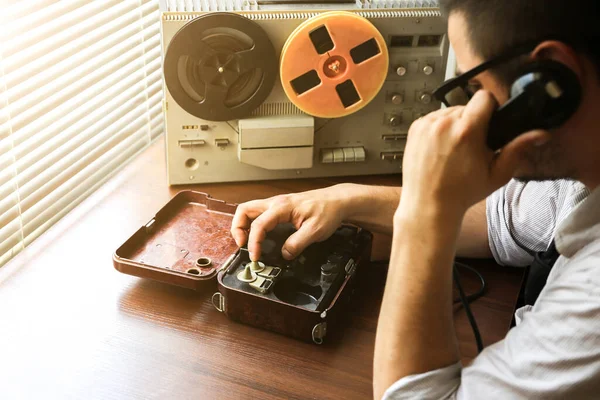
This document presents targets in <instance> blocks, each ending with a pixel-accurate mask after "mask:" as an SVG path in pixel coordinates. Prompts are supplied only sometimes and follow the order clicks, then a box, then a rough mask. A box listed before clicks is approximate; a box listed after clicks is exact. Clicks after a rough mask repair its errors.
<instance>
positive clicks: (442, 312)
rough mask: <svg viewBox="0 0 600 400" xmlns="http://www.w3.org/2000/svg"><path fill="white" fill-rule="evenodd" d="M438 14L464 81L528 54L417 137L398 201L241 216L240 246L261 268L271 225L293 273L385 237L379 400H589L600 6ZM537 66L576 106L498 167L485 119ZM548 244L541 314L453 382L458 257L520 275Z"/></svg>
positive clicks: (349, 198) (599, 374)
mask: <svg viewBox="0 0 600 400" xmlns="http://www.w3.org/2000/svg"><path fill="white" fill-rule="evenodd" d="M440 3H442V7H443V9H444V11H445V13H446V15H448V30H449V32H448V34H449V38H450V41H451V43H452V46H453V48H454V50H455V52H456V56H457V61H458V66H459V69H460V70H462V71H468V70H470V69H472V68H474V67H476V66H478V65H480V64H482V63H483V62H484V61H487V60H490V59H493V58H494V57H497V56H499V55H501V54H503V53H506V52H507V51H509V50H510V49H512V48H514V47H517V46H518V45H520V44H522V43H525V42H532V41H533V42H534V43H535V44H534V45H533V46H532V48H531V51H528V52H526V53H525V54H523V55H522V56H521V57H515V59H514V60H511V61H510V62H507V63H506V65H503V66H500V67H498V68H494V69H491V70H486V71H483V72H481V73H480V74H478V75H476V76H474V77H473V78H472V80H471V84H472V85H474V86H478V87H480V88H481V90H479V91H478V92H477V93H476V94H475V95H474V97H473V98H472V99H471V100H470V102H469V103H468V104H467V105H466V106H464V107H450V108H446V109H443V110H440V111H437V112H434V113H431V114H429V115H427V116H425V117H423V118H421V119H420V120H418V121H416V122H415V123H414V124H413V125H412V127H411V129H410V132H409V140H408V143H407V148H406V152H405V159H404V162H403V185H404V186H403V188H402V189H393V188H378V187H366V186H357V185H338V186H333V187H331V188H328V189H323V190H318V191H312V192H306V193H300V194H296V195H288V196H278V197H275V198H272V199H266V200H259V201H253V202H249V203H246V204H244V205H242V206H241V207H240V208H239V210H238V212H237V213H236V216H235V218H234V222H233V226H232V234H233V236H234V238H235V239H236V241H237V242H238V244H240V245H242V244H244V243H246V242H248V247H249V250H250V252H251V254H252V258H253V259H256V258H258V256H259V255H260V242H261V241H262V240H263V239H264V237H265V234H266V232H267V231H269V230H270V229H272V228H273V227H274V226H275V225H276V224H277V223H280V222H286V221H291V222H293V223H294V224H295V225H296V227H297V228H298V232H297V233H296V234H295V235H293V236H292V237H290V239H289V240H288V241H287V242H286V244H285V245H284V249H283V254H284V256H286V257H288V258H292V257H294V256H295V255H297V254H298V253H299V252H300V251H301V250H302V249H303V248H305V247H306V246H307V245H308V244H310V243H311V242H314V241H318V240H323V239H325V238H326V237H327V236H329V235H330V234H331V233H332V232H333V231H334V229H335V228H336V227H337V226H338V225H339V223H340V222H342V221H349V222H353V223H357V224H360V225H362V226H365V227H367V228H370V229H373V230H378V231H386V230H387V231H392V232H393V246H392V253H391V257H390V267H389V273H388V279H387V282H386V289H385V294H384V298H383V303H382V308H381V314H380V319H379V324H378V330H377V339H376V346H375V361H374V396H375V398H381V397H382V396H383V397H384V398H389V399H398V398H417V399H424V398H461V399H462V398H465V399H488V398H491V399H493V398H501V399H505V398H510V399H513V398H523V399H531V398H544V399H547V398H598V397H599V396H600V188H599V186H600V131H599V129H600V128H598V118H599V117H598V115H597V114H598V111H597V110H598V105H599V104H600V51H599V50H598V44H597V40H598V38H599V37H600V24H598V17H599V16H600V15H599V12H598V5H597V4H596V1H595V0H572V1H570V2H564V1H559V0H527V1H522V0H487V1H484V0H441V1H440ZM558 37H560V38H561V40H556V38H558ZM550 38H555V39H550ZM532 60H553V61H556V62H558V63H560V64H561V65H563V66H565V67H567V68H568V69H569V70H571V71H573V72H574V73H575V75H576V78H577V81H578V82H579V84H580V85H581V88H582V96H581V103H580V104H579V106H578V108H577V111H576V112H575V113H574V114H573V115H572V116H571V117H570V118H569V119H568V120H567V121H566V122H565V123H564V124H562V125H561V126H560V127H559V128H557V129H554V130H553V131H552V132H546V131H532V132H527V133H524V134H522V135H520V136H519V137H517V138H516V139H515V140H513V141H512V142H510V143H509V144H507V145H506V146H505V147H504V148H503V149H502V150H501V151H500V152H498V153H494V152H492V151H491V150H489V148H488V147H487V146H486V135H487V132H488V124H489V121H490V118H491V116H492V113H493V112H494V110H495V109H496V108H497V106H498V104H504V103H505V102H506V101H507V100H508V97H509V85H510V83H511V82H512V79H514V76H513V75H512V74H514V73H515V71H516V70H517V68H518V67H519V65H520V64H524V63H528V62H531V61H532ZM511 177H515V178H518V179H520V180H522V181H523V182H519V181H515V180H513V181H510V182H509V180H510V178H511ZM542 180H546V182H537V181H542ZM498 189H499V190H498ZM590 192H591V194H590ZM588 194H589V197H587V199H585V200H584V201H583V199H584V198H586V196H587V195H588ZM400 195H401V201H399V198H400ZM398 203H399V204H398ZM580 203H581V204H580ZM248 228H250V232H249V235H248V234H247V233H246V232H247V229H248ZM552 241H554V243H555V245H556V248H557V250H558V252H559V253H560V257H559V258H558V261H557V262H556V264H555V265H554V267H553V269H552V271H551V273H550V276H549V277H548V281H547V284H546V286H545V287H544V289H543V290H542V292H541V294H540V295H539V297H538V298H537V301H536V302H535V304H534V305H533V306H529V307H527V308H525V309H522V310H519V312H518V313H517V321H518V324H517V327H515V328H514V329H512V330H511V331H510V332H509V334H508V335H507V336H506V338H505V339H504V340H502V341H501V342H498V343H496V344H494V345H492V346H489V347H488V348H486V349H485V350H484V351H483V352H482V353H481V354H480V355H479V356H478V357H477V358H476V359H475V360H474V361H473V363H472V364H471V365H469V366H467V367H465V368H462V367H461V365H460V363H459V353H458V347H457V343H456V338H455V336H454V329H453V319H452V304H451V302H452V296H451V293H452V284H451V282H452V261H453V258H454V256H455V254H459V255H461V256H471V257H473V256H477V257H485V256H490V255H493V256H494V257H495V258H496V260H497V261H498V262H500V263H503V264H513V265H527V264H528V263H530V262H531V261H532V259H533V256H532V255H533V254H534V253H535V252H537V251H543V250H545V249H546V248H547V247H548V246H549V245H550V242H552Z"/></svg>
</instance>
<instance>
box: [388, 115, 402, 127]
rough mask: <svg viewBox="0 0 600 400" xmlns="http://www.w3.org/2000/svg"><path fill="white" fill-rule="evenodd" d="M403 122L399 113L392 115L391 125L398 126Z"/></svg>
mask: <svg viewBox="0 0 600 400" xmlns="http://www.w3.org/2000/svg"><path fill="white" fill-rule="evenodd" d="M401 123H402V117H400V116H399V115H392V116H391V117H390V125H391V126H398V125H400V124H401Z"/></svg>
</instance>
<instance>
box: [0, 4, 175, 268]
mask: <svg viewBox="0 0 600 400" xmlns="http://www.w3.org/2000/svg"><path fill="white" fill-rule="evenodd" d="M0 26H1V27H2V29H0V266H1V265H3V264H5V263H6V262H7V261H8V260H9V259H10V258H12V257H13V256H14V255H16V254H17V253H18V252H19V251H21V250H22V249H23V248H24V247H25V246H27V245H28V244H29V243H31V242H32V241H33V240H35V238H37V237H38V236H39V235H40V234H41V233H43V232H44V231H45V230H46V229H48V228H49V227H50V226H51V225H52V224H53V223H55V222H56V221H57V220H58V219H60V218H61V217H62V216H64V215H65V214H66V213H68V212H69V211H70V210H71V209H72V208H73V207H75V206H76V205H77V204H79V203H80V202H81V201H82V200H83V199H84V198H85V197H86V196H88V195H89V194H90V193H92V192H93V191H94V190H95V189H97V187H98V186H99V185H101V184H102V183H103V182H104V181H105V180H106V179H107V178H108V177H109V176H110V175H111V174H113V173H114V172H115V171H117V170H118V169H119V167H121V166H123V165H124V164H126V163H127V162H128V161H129V160H130V159H131V158H132V157H134V156H135V155H136V154H138V153H139V152H140V151H141V150H143V149H144V148H145V147H147V146H148V145H149V144H150V143H151V142H152V141H153V140H154V139H155V138H157V137H158V136H159V135H160V134H161V133H162V132H163V120H162V109H161V104H162V83H161V53H160V12H159V2H158V0H124V1H123V0H102V1H88V0H85V1H84V0H23V1H15V0H12V1H11V0H4V1H2V5H1V6H0Z"/></svg>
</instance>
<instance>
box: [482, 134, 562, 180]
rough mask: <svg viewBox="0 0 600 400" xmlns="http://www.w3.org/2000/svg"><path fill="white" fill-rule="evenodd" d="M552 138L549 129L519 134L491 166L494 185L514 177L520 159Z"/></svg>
mask: <svg viewBox="0 0 600 400" xmlns="http://www.w3.org/2000/svg"><path fill="white" fill-rule="evenodd" d="M551 138H552V134H551V133H550V132H548V131H543V130H536V131H531V132H527V133H525V134H522V135H520V136H518V137H517V138H516V139H514V140H513V141H512V142H510V143H509V144H507V145H506V146H504V148H503V149H502V150H501V151H500V153H499V154H498V156H497V157H496V159H495V160H494V162H493V163H492V166H491V171H490V173H491V179H492V182H493V183H494V185H496V186H497V187H500V186H502V185H504V184H505V183H506V182H508V181H509V180H510V178H512V177H513V175H514V173H515V170H516V168H517V166H518V165H519V160H520V159H521V158H522V157H523V154H524V153H525V152H526V151H527V150H528V149H530V148H532V147H535V146H541V145H543V144H545V143H546V142H548V140H550V139H551Z"/></svg>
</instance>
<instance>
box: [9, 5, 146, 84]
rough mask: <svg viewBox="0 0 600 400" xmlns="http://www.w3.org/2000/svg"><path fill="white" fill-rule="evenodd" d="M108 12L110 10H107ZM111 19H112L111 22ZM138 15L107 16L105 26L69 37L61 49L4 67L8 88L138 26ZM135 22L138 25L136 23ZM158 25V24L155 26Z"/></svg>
mask: <svg viewBox="0 0 600 400" xmlns="http://www.w3.org/2000/svg"><path fill="white" fill-rule="evenodd" d="M109 11H110V10H109ZM111 18H114V19H112V20H111ZM138 18H139V13H135V12H132V13H121V14H118V13H116V15H109V16H108V17H106V18H105V20H106V21H105V22H107V24H106V25H103V26H100V27H98V28H97V29H94V30H91V31H90V32H88V33H85V34H84V33H82V32H77V33H74V34H73V36H72V37H71V41H70V42H69V43H68V44H66V45H63V46H61V47H52V48H50V49H49V51H48V52H47V53H45V54H43V55H41V56H40V57H39V58H37V59H35V60H29V62H27V61H28V60H24V61H23V64H22V65H21V64H17V63H16V62H13V64H14V65H13V66H12V67H10V66H6V65H5V66H4V71H5V74H6V81H7V84H8V85H10V86H14V85H18V84H20V83H22V82H24V81H26V80H28V79H30V78H31V77H33V76H36V75H37V74H40V73H44V71H45V70H46V67H47V66H49V65H55V64H57V63H59V62H60V61H61V60H64V59H67V58H69V57H71V56H74V55H76V54H78V53H79V52H81V51H85V49H87V48H89V47H90V46H93V45H94V44H95V43H97V42H98V41H101V40H102V39H104V38H105V37H106V36H107V35H110V34H113V33H115V32H117V31H118V30H120V29H124V28H127V27H128V26H131V25H133V26H137V27H138V29H140V26H139V19H138ZM136 21H137V22H138V23H136ZM156 25H158V24H156Z"/></svg>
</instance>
